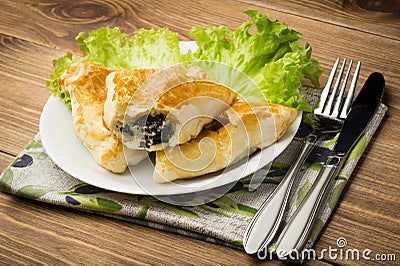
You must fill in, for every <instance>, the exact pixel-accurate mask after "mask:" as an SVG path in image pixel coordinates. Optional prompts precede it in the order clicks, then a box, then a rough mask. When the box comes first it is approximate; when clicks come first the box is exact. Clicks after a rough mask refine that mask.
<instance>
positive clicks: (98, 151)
mask: <svg viewBox="0 0 400 266" xmlns="http://www.w3.org/2000/svg"><path fill="white" fill-rule="evenodd" d="M111 72H112V70H110V69H107V68H104V67H99V66H97V65H95V64H93V63H90V62H77V63H73V64H71V65H70V66H69V67H68V69H67V70H66V71H65V73H64V74H63V75H62V76H61V77H60V78H59V79H58V83H59V85H60V86H61V87H62V88H63V89H64V90H67V91H68V92H69V93H70V95H71V106H72V118H73V122H74V128H75V132H76V135H77V137H78V138H79V139H80V140H81V141H82V143H83V144H84V145H85V146H86V148H87V149H88V150H89V151H90V153H91V154H92V156H93V158H94V159H95V161H96V162H97V163H98V164H100V165H101V166H103V167H104V168H106V169H108V170H110V171H112V172H115V173H122V172H124V171H125V169H126V167H127V163H126V160H125V157H124V149H123V145H122V142H121V141H120V140H119V139H118V138H116V137H115V136H114V134H112V133H111V132H110V130H109V129H108V128H107V127H106V125H105V124H104V122H103V112H104V103H105V100H106V97H107V87H106V77H107V75H108V74H110V73H111ZM126 153H127V155H129V156H128V157H129V158H132V159H133V160H134V161H136V162H137V161H140V160H142V159H144V158H145V157H146V156H147V154H146V153H145V152H143V151H131V150H127V151H126Z"/></svg>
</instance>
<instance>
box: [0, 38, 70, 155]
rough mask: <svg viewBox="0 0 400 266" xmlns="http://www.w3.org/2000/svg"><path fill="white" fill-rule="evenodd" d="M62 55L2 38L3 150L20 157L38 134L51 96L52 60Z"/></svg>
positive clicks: (0, 114) (0, 105)
mask: <svg viewBox="0 0 400 266" xmlns="http://www.w3.org/2000/svg"><path fill="white" fill-rule="evenodd" d="M62 54H63V53H61V52H59V51H57V50H54V49H47V50H45V49H44V47H43V46H39V45H35V44H31V43H28V42H26V41H21V40H19V39H16V38H12V37H9V36H4V35H2V36H0V64H1V65H2V68H1V69H0V75H1V77H2V79H1V80H2V83H1V84H0V88H1V89H0V90H1V92H2V93H1V94H2V95H1V97H0V123H1V125H2V130H1V132H0V138H1V139H2V142H1V146H0V151H4V152H6V153H8V154H13V155H16V154H18V153H19V152H20V151H21V150H22V148H24V147H25V145H26V144H27V143H28V142H29V141H30V140H31V139H32V137H33V136H35V135H36V133H37V132H38V130H39V119H40V114H41V110H42V108H43V105H44V104H45V102H46V101H47V99H48V97H49V96H50V92H49V91H48V90H47V88H46V86H45V79H46V78H48V77H49V76H48V73H49V72H50V71H51V70H52V64H51V62H52V60H53V59H54V58H57V57H59V56H61V55H62ZM10 84H12V86H10Z"/></svg>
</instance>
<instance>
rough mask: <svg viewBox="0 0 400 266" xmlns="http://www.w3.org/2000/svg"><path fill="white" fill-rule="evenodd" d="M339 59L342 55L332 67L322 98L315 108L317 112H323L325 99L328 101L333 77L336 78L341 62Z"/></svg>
mask: <svg viewBox="0 0 400 266" xmlns="http://www.w3.org/2000/svg"><path fill="white" fill-rule="evenodd" d="M339 60H340V57H338V59H336V62H335V64H334V65H333V67H332V70H331V73H330V74H329V79H328V82H327V83H326V85H325V88H324V90H323V91H322V93H321V97H320V100H319V105H318V108H316V109H315V110H314V113H315V114H322V111H323V110H324V105H325V101H326V98H328V94H329V91H330V89H331V86H332V82H333V79H334V78H335V74H336V70H337V67H338V64H339Z"/></svg>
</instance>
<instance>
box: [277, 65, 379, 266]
mask: <svg viewBox="0 0 400 266" xmlns="http://www.w3.org/2000/svg"><path fill="white" fill-rule="evenodd" d="M384 88H385V79H384V77H383V75H382V74H381V73H377V72H374V73H372V74H371V75H370V76H369V77H368V79H367V81H366V82H365V84H364V86H363V87H362V89H361V91H360V93H359V94H358V96H357V98H356V99H355V101H354V103H353V105H352V108H351V111H350V113H349V114H348V116H347V119H346V120H345V122H344V124H343V127H342V130H341V132H340V134H339V137H338V140H337V142H336V145H335V146H334V148H333V150H332V152H331V154H330V155H329V156H328V159H327V161H326V162H325V164H324V166H323V167H322V169H321V170H320V172H319V174H318V176H317V178H316V180H315V182H314V184H313V185H312V187H311V188H310V190H309V192H308V194H307V196H306V197H305V199H304V200H303V201H302V203H301V204H300V206H299V207H298V208H297V209H296V211H295V212H294V214H293V215H292V216H291V218H290V219H289V221H288V223H287V225H286V227H285V228H284V230H283V231H282V233H281V234H280V236H279V238H278V240H277V242H276V244H275V247H276V248H275V250H276V253H277V255H278V257H279V258H286V257H288V256H291V254H292V253H295V254H296V255H298V254H300V252H301V251H302V250H303V249H304V247H305V245H306V244H307V241H308V239H309V237H310V234H311V232H312V228H313V226H314V224H315V222H316V220H317V218H318V215H319V213H320V211H321V210H322V207H323V206H324V205H323V203H325V200H326V197H327V195H328V193H329V191H330V188H331V186H332V184H333V181H334V180H335V177H336V176H337V175H338V174H339V172H340V170H341V168H342V166H343V164H344V162H345V161H346V158H347V156H348V154H349V153H350V151H351V149H352V148H353V146H354V145H355V144H356V143H357V141H358V140H359V139H360V137H361V136H362V134H363V133H364V131H365V128H366V127H367V125H368V123H369V121H370V119H371V118H372V117H373V115H374V113H375V111H376V109H377V108H378V106H379V104H380V102H381V100H382V97H383V92H384Z"/></svg>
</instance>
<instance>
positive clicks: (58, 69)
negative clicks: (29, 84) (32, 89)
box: [46, 54, 73, 109]
mask: <svg viewBox="0 0 400 266" xmlns="http://www.w3.org/2000/svg"><path fill="white" fill-rule="evenodd" d="M72 62H73V60H72V54H66V55H65V56H63V57H61V58H58V59H56V60H53V66H54V71H53V72H52V73H50V78H49V79H47V80H46V87H47V88H48V89H49V90H50V91H52V92H53V95H55V96H58V97H60V98H61V100H62V101H63V102H64V103H65V104H66V105H67V107H68V108H69V109H71V97H70V95H69V93H68V91H65V90H63V89H61V87H60V86H59V85H58V83H57V78H58V77H60V76H61V75H62V74H63V73H64V72H65V70H66V69H67V67H68V66H69V65H71V64H72Z"/></svg>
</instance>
